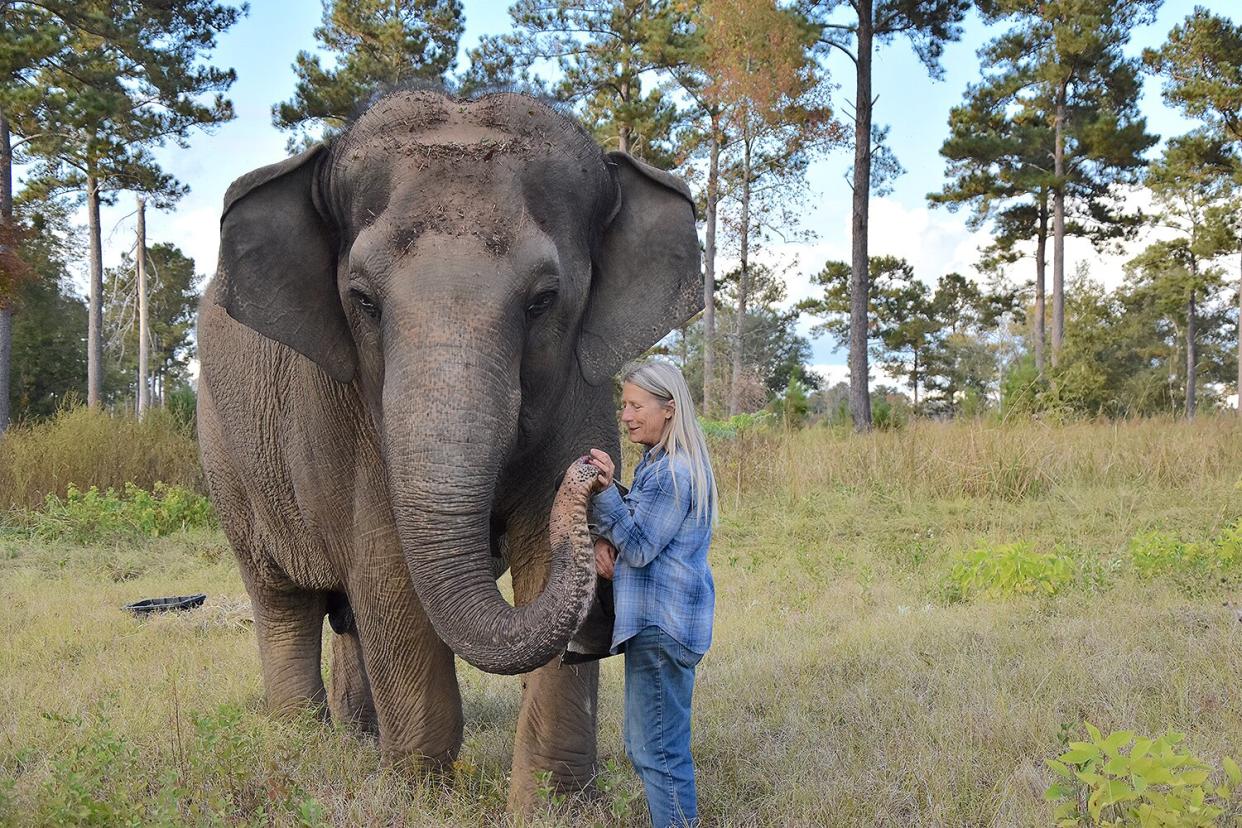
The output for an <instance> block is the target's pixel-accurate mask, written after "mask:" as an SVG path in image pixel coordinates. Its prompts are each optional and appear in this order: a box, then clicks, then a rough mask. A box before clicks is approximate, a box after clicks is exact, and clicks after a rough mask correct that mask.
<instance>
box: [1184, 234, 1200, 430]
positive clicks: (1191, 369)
mask: <svg viewBox="0 0 1242 828" xmlns="http://www.w3.org/2000/svg"><path fill="white" fill-rule="evenodd" d="M1198 279H1199V274H1198V267H1197V266H1196V263H1195V260H1194V258H1193V257H1192V258H1191V260H1190V300H1189V301H1188V302H1187V303H1186V419H1187V420H1193V419H1194V418H1195V385H1196V384H1197V382H1198V379H1199V377H1198V373H1199V371H1198V369H1199V354H1198V350H1197V348H1196V346H1195V329H1196V328H1197V327H1198V325H1197V322H1198V320H1197V319H1195V315H1196V313H1197V311H1196V309H1195V293H1196V282H1197V281H1198Z"/></svg>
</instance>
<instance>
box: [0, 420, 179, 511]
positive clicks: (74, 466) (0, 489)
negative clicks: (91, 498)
mask: <svg viewBox="0 0 1242 828" xmlns="http://www.w3.org/2000/svg"><path fill="white" fill-rule="evenodd" d="M156 481H162V482H164V483H169V484H177V485H180V486H185V487H187V488H192V489H197V490H200V491H201V490H202V488H203V482H202V470H201V467H200V465H199V460H198V445H197V443H195V441H194V438H193V437H192V436H191V435H190V434H189V433H188V432H187V431H186V430H185V429H183V428H182V427H180V426H178V424H177V423H176V421H175V420H174V419H173V418H172V417H171V416H170V415H169V414H168V413H167V412H165V411H161V410H159V409H155V410H152V411H151V412H150V413H149V414H148V416H147V417H146V418H145V419H144V420H139V419H137V418H136V417H134V416H132V415H126V414H111V413H108V412H106V411H92V410H90V409H88V408H85V407H80V408H74V409H69V410H66V411H62V412H61V413H59V414H57V415H56V416H55V417H54V418H52V419H51V420H48V421H47V422H43V423H36V424H33V425H19V426H15V427H13V428H11V429H9V430H8V431H6V432H5V434H4V436H3V437H0V509H16V508H33V507H36V506H39V505H41V504H42V503H43V500H44V498H46V497H47V495H49V494H55V495H57V496H58V497H64V495H65V490H66V488H67V487H68V486H69V484H71V483H72V484H73V485H75V486H77V487H78V488H80V489H87V488H89V487H91V486H98V487H99V488H100V489H101V490H103V489H107V488H109V487H111V488H115V489H117V490H118V491H119V490H120V489H122V488H123V487H124V486H125V484H126V483H127V482H128V483H134V484H136V485H138V486H140V487H141V488H143V489H147V490H150V489H151V488H152V487H153V486H154V485H155V483H156Z"/></svg>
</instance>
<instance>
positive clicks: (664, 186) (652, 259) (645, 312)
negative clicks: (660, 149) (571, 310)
mask: <svg viewBox="0 0 1242 828" xmlns="http://www.w3.org/2000/svg"><path fill="white" fill-rule="evenodd" d="M608 163H609V165H610V166H611V167H612V169H613V173H614V178H615V180H616V182H617V185H618V187H619V189H620V204H619V206H618V208H617V211H616V214H615V215H614V216H613V219H612V221H611V222H610V223H609V225H608V228H607V229H606V230H605V231H604V238H603V243H602V245H601V249H600V254H599V260H598V261H597V262H596V266H595V275H594V281H593V282H592V284H591V299H590V302H589V304H588V305H587V310H586V316H585V317H584V319H583V322H582V334H581V337H580V339H579V340H578V362H579V364H580V365H581V366H582V374H583V376H584V377H586V380H587V382H589V383H591V384H592V385H599V384H601V383H603V382H607V381H608V379H609V378H610V377H611V376H612V375H613V374H614V373H615V372H616V371H617V369H619V368H620V367H621V365H622V364H623V363H624V362H625V361H626V360H629V359H634V358H635V357H637V356H639V355H641V354H642V352H643V351H645V350H647V349H648V348H650V347H651V346H652V345H654V344H656V343H657V342H659V341H660V340H661V339H662V338H663V337H664V335H665V334H667V333H668V332H669V331H671V330H672V329H673V328H676V327H677V326H679V325H681V324H682V323H683V322H685V321H686V320H687V319H689V318H690V317H692V316H694V315H695V314H696V313H698V312H699V311H700V310H702V308H703V277H702V272H701V271H700V269H699V261H700V259H699V237H698V234H697V233H696V232H695V229H694V200H693V199H692V198H691V196H690V188H689V187H687V186H686V183H685V182H684V181H682V180H681V179H680V178H678V177H677V176H674V175H670V174H669V173H666V172H662V171H661V170H657V169H656V168H655V167H652V166H649V165H648V164H644V163H643V162H641V161H638V160H636V159H634V158H631V157H630V156H629V155H626V154H625V153H622V152H610V153H608Z"/></svg>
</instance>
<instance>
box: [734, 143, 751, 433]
mask: <svg viewBox="0 0 1242 828" xmlns="http://www.w3.org/2000/svg"><path fill="white" fill-rule="evenodd" d="M748 131H749V129H748ZM751 146H752V141H751V137H750V135H746V136H744V140H743V141H742V232H741V245H740V246H741V254H742V255H741V260H742V261H741V270H740V271H739V273H738V278H737V312H736V314H735V317H734V320H733V379H732V381H731V382H730V383H729V416H730V417H732V416H733V415H734V414H737V413H738V412H739V411H740V409H741V391H742V330H743V326H744V325H745V322H746V300H747V299H748V298H749V297H748V296H747V295H746V294H747V293H748V292H749V290H750V278H749V276H750V151H751Z"/></svg>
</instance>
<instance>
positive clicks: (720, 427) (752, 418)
mask: <svg viewBox="0 0 1242 828" xmlns="http://www.w3.org/2000/svg"><path fill="white" fill-rule="evenodd" d="M777 419H778V418H777V416H776V415H775V414H773V413H772V412H771V411H756V412H754V413H753V414H734V415H733V416H732V417H730V418H728V419H727V420H709V419H707V418H705V417H700V418H699V424H700V425H701V426H702V427H703V433H704V434H706V435H707V436H708V437H715V438H717V439H721V440H732V439H734V438H736V437H740V436H742V435H744V434H747V433H749V432H753V431H761V430H763V429H767V428H770V427H771V426H773V425H775V424H776V423H777Z"/></svg>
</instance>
